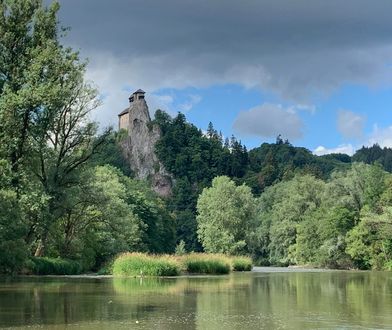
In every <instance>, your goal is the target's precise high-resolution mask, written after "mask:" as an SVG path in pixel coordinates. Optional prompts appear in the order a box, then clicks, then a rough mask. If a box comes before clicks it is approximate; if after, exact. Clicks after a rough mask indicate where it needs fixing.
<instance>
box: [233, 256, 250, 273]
mask: <svg viewBox="0 0 392 330" xmlns="http://www.w3.org/2000/svg"><path fill="white" fill-rule="evenodd" d="M230 259H231V267H232V269H233V270H234V271H236V272H245V271H250V270H252V259H251V258H249V257H244V256H234V257H231V258H230Z"/></svg>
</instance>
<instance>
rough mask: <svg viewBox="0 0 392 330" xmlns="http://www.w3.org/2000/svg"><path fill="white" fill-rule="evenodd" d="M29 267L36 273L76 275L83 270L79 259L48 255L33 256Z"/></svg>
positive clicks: (30, 270)
mask: <svg viewBox="0 0 392 330" xmlns="http://www.w3.org/2000/svg"><path fill="white" fill-rule="evenodd" d="M27 267H28V272H29V273H32V274H35V275H76V274H80V273H82V271H83V269H82V266H81V264H80V263H78V262H77V261H74V260H68V259H61V258H48V257H32V258H31V259H30V261H29V262H28V265H27Z"/></svg>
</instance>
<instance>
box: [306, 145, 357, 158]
mask: <svg viewBox="0 0 392 330" xmlns="http://www.w3.org/2000/svg"><path fill="white" fill-rule="evenodd" d="M354 152H355V148H354V147H353V146H352V145H351V144H341V145H339V146H337V147H335V148H326V147H324V146H318V147H317V148H316V149H315V150H314V151H313V153H314V154H315V155H317V156H322V155H328V154H347V155H350V156H351V155H353V154H354Z"/></svg>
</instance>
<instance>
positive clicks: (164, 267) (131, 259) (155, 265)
mask: <svg viewBox="0 0 392 330" xmlns="http://www.w3.org/2000/svg"><path fill="white" fill-rule="evenodd" d="M179 273H180V265H179V263H178V262H177V261H176V260H174V259H173V258H170V257H165V256H150V255H147V254H142V253H125V254H123V255H120V256H119V257H118V258H117V259H116V260H115V261H114V263H113V275H115V276H176V275H179Z"/></svg>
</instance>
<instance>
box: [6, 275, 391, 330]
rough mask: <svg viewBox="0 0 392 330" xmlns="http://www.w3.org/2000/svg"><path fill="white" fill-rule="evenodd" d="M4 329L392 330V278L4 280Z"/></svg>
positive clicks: (205, 277)
mask: <svg viewBox="0 0 392 330" xmlns="http://www.w3.org/2000/svg"><path fill="white" fill-rule="evenodd" d="M0 328H23V329H24V328H28V329H54V330H56V329H65V328H66V329H186V330H191V329H203V330H204V329H221V330H231V329H242V330H244V329H392V273H388V272H359V271H318V270H301V269H281V268H255V271H253V272H246V273H234V274H231V275H227V276H191V277H178V278H161V279H152V278H143V279H141V278H112V277H94V276H91V277H90V276H81V277H16V278H0Z"/></svg>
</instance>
